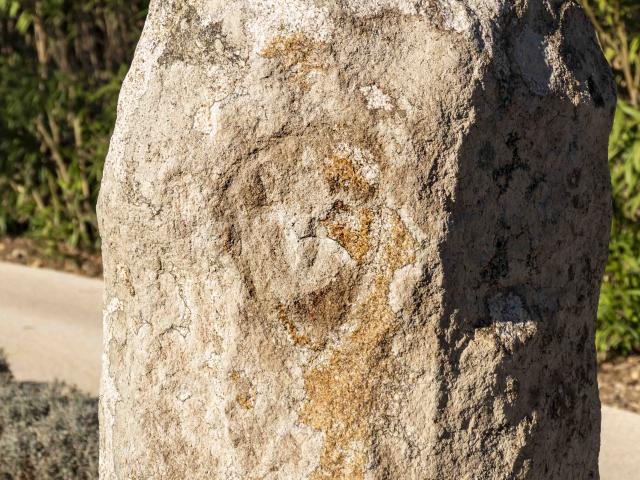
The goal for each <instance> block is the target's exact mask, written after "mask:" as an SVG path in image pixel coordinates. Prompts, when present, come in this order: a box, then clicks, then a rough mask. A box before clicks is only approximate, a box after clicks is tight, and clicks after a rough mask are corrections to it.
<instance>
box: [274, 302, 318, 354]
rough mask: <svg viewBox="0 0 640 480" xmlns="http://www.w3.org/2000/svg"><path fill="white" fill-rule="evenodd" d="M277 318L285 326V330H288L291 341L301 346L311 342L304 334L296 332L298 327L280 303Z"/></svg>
mask: <svg viewBox="0 0 640 480" xmlns="http://www.w3.org/2000/svg"><path fill="white" fill-rule="evenodd" d="M278 319H279V320H280V322H281V323H282V324H283V325H284V326H285V328H286V329H287V331H288V332H289V336H290V337H291V341H292V342H293V343H294V344H296V345H298V346H301V347H308V346H309V345H310V344H311V340H309V337H307V336H306V335H300V334H299V333H298V329H297V328H296V326H295V325H294V324H293V322H292V321H291V320H290V319H289V317H288V316H287V312H286V311H285V309H284V306H283V305H280V309H279V311H278Z"/></svg>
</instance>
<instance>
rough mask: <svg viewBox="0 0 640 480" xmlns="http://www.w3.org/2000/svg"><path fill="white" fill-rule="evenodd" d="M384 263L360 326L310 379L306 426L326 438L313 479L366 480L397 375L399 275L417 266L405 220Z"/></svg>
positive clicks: (358, 313) (359, 314)
mask: <svg viewBox="0 0 640 480" xmlns="http://www.w3.org/2000/svg"><path fill="white" fill-rule="evenodd" d="M386 237H387V239H386V242H385V247H384V250H383V252H384V254H383V258H382V260H381V261H380V262H379V264H378V265H374V267H376V270H377V272H378V274H377V276H376V279H375V281H374V282H373V285H372V288H371V292H370V294H369V296H368V297H367V299H366V300H365V301H364V302H363V303H362V304H360V305H358V306H357V307H355V308H354V310H353V312H352V314H351V316H352V317H353V320H355V322H356V324H357V327H356V329H355V330H354V331H353V333H352V334H351V335H350V336H349V337H348V338H347V339H346V340H345V341H344V343H343V344H342V345H341V347H340V348H338V349H337V350H336V351H334V352H332V354H331V356H330V358H329V360H328V361H327V362H326V363H324V364H322V365H321V366H319V367H317V368H314V369H312V370H310V371H309V372H307V373H306V374H305V388H306V392H307V401H306V403H305V404H304V406H303V408H302V411H301V412H300V419H301V420H302V422H304V423H305V424H307V425H309V426H311V427H313V428H315V429H317V430H319V431H321V432H323V433H324V436H325V440H324V446H323V451H322V453H321V458H320V465H319V466H318V468H317V469H316V470H315V471H314V473H313V475H312V477H311V478H312V480H347V479H349V480H361V479H363V478H364V469H365V465H366V460H367V453H368V450H369V447H370V438H371V430H372V428H373V421H374V420H373V419H374V417H375V412H376V411H377V408H378V407H379V404H378V400H379V392H378V391H377V387H378V386H380V385H381V384H382V383H383V381H384V379H385V378H389V377H390V376H391V374H392V371H393V364H392V361H391V360H390V359H389V356H388V354H387V353H386V352H385V348H386V346H385V345H387V343H388V342H387V340H388V339H389V338H390V337H391V336H392V335H393V333H394V332H395V329H396V328H397V321H396V318H395V315H394V314H393V312H392V311H391V309H390V307H389V305H388V300H387V297H388V293H389V286H390V283H391V281H392V278H393V274H394V272H395V271H396V270H398V269H399V268H401V267H403V266H404V265H407V264H409V263H411V262H413V261H415V259H414V254H413V250H414V247H415V243H414V240H413V238H412V237H411V235H410V234H409V232H408V231H407V229H406V228H405V227H404V225H403V223H402V221H401V220H400V218H399V217H397V216H395V217H394V220H393V221H392V224H391V226H390V228H389V229H388V231H387V232H386Z"/></svg>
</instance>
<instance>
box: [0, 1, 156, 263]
mask: <svg viewBox="0 0 640 480" xmlns="http://www.w3.org/2000/svg"><path fill="white" fill-rule="evenodd" d="M147 3H148V0H82V1H76V0H0V234H11V235H20V234H27V235H30V236H32V237H35V238H37V239H40V240H41V241H44V242H47V243H49V244H51V245H53V246H56V247H58V248H61V249H63V250H67V251H73V250H75V249H84V250H95V249H97V248H98V246H99V238H98V234H97V225H96V216H95V212H94V205H95V203H96V200H97V194H98V188H99V183H100V178H101V175H102V165H103V161H104V157H105V155H106V152H107V147H108V139H109V135H110V133H111V130H112V128H113V124H114V122H115V112H116V102H117V96H118V91H119V89H120V84H121V82H122V80H123V78H124V75H125V73H126V71H127V67H128V64H129V62H130V59H131V55H132V52H133V49H134V47H135V43H136V42H137V39H138V37H139V34H140V30H141V28H142V25H143V22H144V18H145V15H146V7H147Z"/></svg>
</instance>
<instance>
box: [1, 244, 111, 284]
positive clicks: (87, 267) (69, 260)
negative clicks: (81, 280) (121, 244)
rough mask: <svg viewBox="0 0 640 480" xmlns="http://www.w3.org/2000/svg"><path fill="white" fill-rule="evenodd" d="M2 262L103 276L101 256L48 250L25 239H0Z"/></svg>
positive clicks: (87, 275) (88, 275) (94, 276)
mask: <svg viewBox="0 0 640 480" xmlns="http://www.w3.org/2000/svg"><path fill="white" fill-rule="evenodd" d="M0 262H11V263H19V264H21V265H27V266H29V267H35V268H48V269H52V270H59V271H63V272H67V273H75V274H77V275H83V276H86V277H93V278H96V277H100V276H102V261H101V258H100V255H98V254H91V253H85V252H72V251H68V252H64V251H63V252H59V251H53V250H52V249H50V250H48V249H47V247H45V246H43V245H40V244H39V243H38V242H36V241H34V240H32V239H29V238H24V237H18V238H12V237H2V238H0Z"/></svg>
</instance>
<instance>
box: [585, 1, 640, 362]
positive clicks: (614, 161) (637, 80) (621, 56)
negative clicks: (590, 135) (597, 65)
mask: <svg viewBox="0 0 640 480" xmlns="http://www.w3.org/2000/svg"><path fill="white" fill-rule="evenodd" d="M582 3H583V6H584V8H585V11H586V12H587V15H589V17H590V18H591V20H592V21H593V23H594V25H595V27H596V30H597V33H598V37H599V39H600V43H601V45H602V48H603V50H604V52H605V55H606V57H607V59H608V60H609V62H610V64H611V66H612V67H613V71H614V73H615V76H616V82H617V84H618V97H619V100H618V111H617V113H616V118H615V123H614V127H613V132H612V133H611V140H610V144H609V164H610V169H611V177H612V178H611V179H612V183H613V205H614V219H613V224H612V236H611V243H610V245H609V263H608V265H607V270H606V274H605V281H604V284H603V286H602V294H601V297H600V306H599V309H598V330H597V334H596V344H597V347H598V350H599V351H600V352H601V353H602V354H604V355H605V356H612V355H616V354H623V355H624V354H629V353H632V352H640V223H639V220H640V2H638V0H583V1H582Z"/></svg>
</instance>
